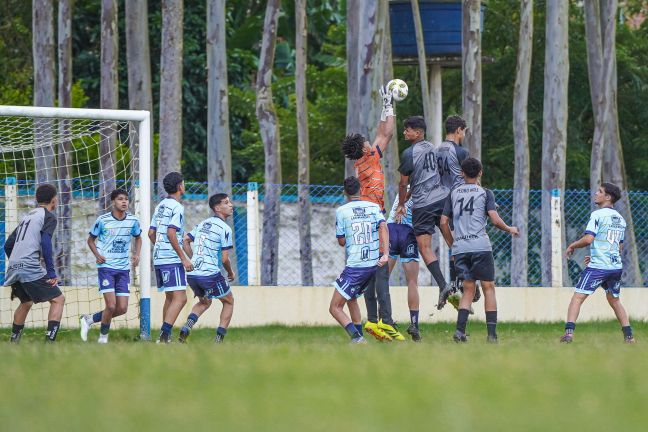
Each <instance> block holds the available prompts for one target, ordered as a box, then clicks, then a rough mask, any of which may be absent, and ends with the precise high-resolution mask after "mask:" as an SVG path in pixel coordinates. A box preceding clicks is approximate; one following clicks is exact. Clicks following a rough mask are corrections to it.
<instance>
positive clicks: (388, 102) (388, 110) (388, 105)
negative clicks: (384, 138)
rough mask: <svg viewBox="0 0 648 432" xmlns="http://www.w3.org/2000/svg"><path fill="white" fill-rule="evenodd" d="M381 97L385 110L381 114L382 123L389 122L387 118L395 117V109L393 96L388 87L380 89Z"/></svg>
mask: <svg viewBox="0 0 648 432" xmlns="http://www.w3.org/2000/svg"><path fill="white" fill-rule="evenodd" d="M380 97H381V98H382V104H383V109H382V113H381V114H380V121H385V120H387V117H390V116H393V115H394V107H393V105H392V94H391V92H390V91H389V90H388V89H387V86H382V87H380Z"/></svg>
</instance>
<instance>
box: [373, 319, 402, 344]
mask: <svg viewBox="0 0 648 432" xmlns="http://www.w3.org/2000/svg"><path fill="white" fill-rule="evenodd" d="M378 328H379V329H380V330H382V331H384V332H385V333H386V334H387V335H388V336H389V337H390V338H391V339H392V340H397V341H404V340H405V336H403V335H402V334H401V333H400V332H399V331H398V327H396V323H394V324H385V323H384V322H383V321H382V320H380V321H378Z"/></svg>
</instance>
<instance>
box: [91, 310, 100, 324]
mask: <svg viewBox="0 0 648 432" xmlns="http://www.w3.org/2000/svg"><path fill="white" fill-rule="evenodd" d="M100 321H101V312H97V313H95V314H92V322H93V323H98V322H100Z"/></svg>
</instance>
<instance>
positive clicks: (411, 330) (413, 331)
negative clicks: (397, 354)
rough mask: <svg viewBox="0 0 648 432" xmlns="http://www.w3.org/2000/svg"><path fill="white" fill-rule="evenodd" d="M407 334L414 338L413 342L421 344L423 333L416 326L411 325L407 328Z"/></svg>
mask: <svg viewBox="0 0 648 432" xmlns="http://www.w3.org/2000/svg"><path fill="white" fill-rule="evenodd" d="M407 334H409V335H410V336H411V337H412V341H414V342H421V332H420V331H419V328H418V327H416V326H415V325H414V324H410V325H409V327H407Z"/></svg>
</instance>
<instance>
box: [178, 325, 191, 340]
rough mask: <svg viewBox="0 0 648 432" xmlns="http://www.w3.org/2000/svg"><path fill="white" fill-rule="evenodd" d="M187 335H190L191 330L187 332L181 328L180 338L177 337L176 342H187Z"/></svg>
mask: <svg viewBox="0 0 648 432" xmlns="http://www.w3.org/2000/svg"><path fill="white" fill-rule="evenodd" d="M189 333H191V330H189V328H188V327H182V330H180V336H178V342H180V343H185V342H187V338H188V337H189Z"/></svg>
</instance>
